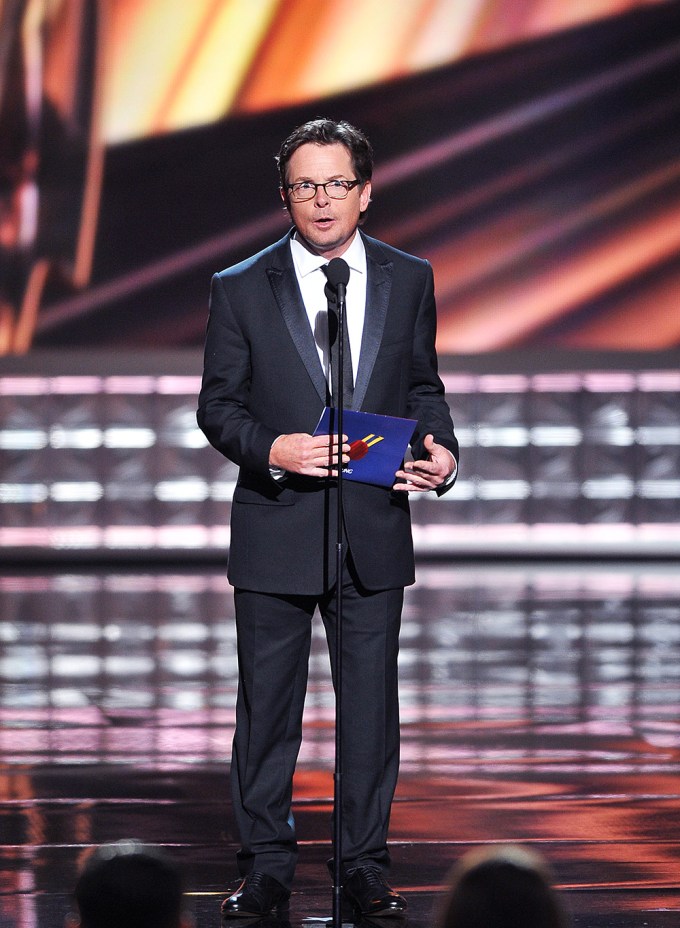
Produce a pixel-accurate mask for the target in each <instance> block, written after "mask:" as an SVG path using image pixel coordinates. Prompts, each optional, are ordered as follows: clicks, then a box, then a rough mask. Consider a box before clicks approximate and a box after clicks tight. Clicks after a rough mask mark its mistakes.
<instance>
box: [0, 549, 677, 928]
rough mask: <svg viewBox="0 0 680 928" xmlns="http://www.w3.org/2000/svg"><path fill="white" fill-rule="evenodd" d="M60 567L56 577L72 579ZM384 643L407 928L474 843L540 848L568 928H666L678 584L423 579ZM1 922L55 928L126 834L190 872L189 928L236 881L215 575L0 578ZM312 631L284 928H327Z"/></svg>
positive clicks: (644, 570) (616, 571) (219, 591)
mask: <svg viewBox="0 0 680 928" xmlns="http://www.w3.org/2000/svg"><path fill="white" fill-rule="evenodd" d="M69 570H71V568H69ZM418 578H419V579H418V584H417V585H416V586H415V587H413V588H411V589H409V590H408V591H407V598H406V606H405V611H404V623H403V632H402V648H401V701H402V734H403V750H402V768H401V770H402V772H401V777H400V782H399V787H398V793H397V798H396V802H395V804H394V808H393V815H392V827H391V840H392V853H393V872H392V882H393V884H394V885H395V887H396V888H398V889H399V890H400V891H402V892H404V893H405V894H406V896H407V897H408V901H409V906H410V909H409V918H408V922H407V923H408V925H409V926H412V928H425V926H429V925H431V924H432V918H433V911H434V908H435V906H436V903H437V899H438V897H439V894H440V892H441V887H442V885H443V883H444V881H445V878H446V874H447V871H448V869H449V867H450V866H451V865H452V864H453V862H454V861H456V860H457V859H458V858H459V857H460V856H461V854H462V853H464V852H465V851H466V850H467V849H468V848H470V847H473V846H476V845H479V844H486V843H491V842H494V843H495V842H521V843H522V844H527V845H530V846H532V847H534V848H536V849H538V850H539V851H541V852H542V853H543V854H544V855H545V857H546V858H547V859H548V861H549V862H550V864H551V865H552V868H553V870H554V872H555V876H556V882H557V885H558V886H559V887H560V889H561V892H562V894H563V898H564V901H565V904H566V906H567V908H568V910H569V912H570V913H571V915H572V920H573V923H574V924H575V925H577V926H582V928H589V926H592V928H600V926H601V928H604V926H607V928H615V926H621V928H628V926H630V928H643V926H644V928H667V926H668V928H670V926H671V925H673V926H676V925H677V924H678V922H679V920H680V837H679V831H680V829H679V826H680V776H679V774H680V621H678V620H679V619H680V572H679V571H678V569H677V565H676V564H672V563H649V562H647V563H644V564H639V565H637V564H630V563H619V564H614V563H611V564H606V563H601V564H598V563H589V564H576V563H571V564H567V563H565V564H555V563H553V564H543V565H541V564H509V563H507V564H503V563H499V562H493V563H486V564H485V563H462V562H461V563H457V564H451V563H449V564H447V565H437V564H429V565H425V564H422V565H420V568H419V572H418ZM0 589H1V591H2V600H1V603H2V605H1V607H0V609H1V611H0V641H1V642H2V654H1V656H0V717H1V719H2V723H3V724H2V730H1V732H0V764H1V766H0V784H1V786H0V821H1V834H2V847H1V848H0V855H1V856H0V924H2V926H3V928H5V926H6V928H57V926H60V928H61V926H62V925H63V921H64V916H65V914H66V912H67V911H68V909H69V904H70V901H69V893H70V890H71V889H72V887H73V884H74V881H75V874H76V869H77V866H78V863H79V861H81V860H82V858H83V856H84V854H85V853H86V852H87V850H88V849H89V848H90V847H92V846H93V845H98V844H100V843H102V842H106V841H115V840H119V839H123V838H130V837H135V838H139V839H141V840H144V841H147V842H151V843H157V844H161V845H163V846H165V847H167V849H168V850H169V852H170V853H171V854H172V855H173V856H174V857H176V859H177V860H178V861H179V862H180V864H181V865H182V867H183V868H184V871H185V874H186V881H187V889H188V903H189V907H190V909H191V910H192V911H193V913H194V915H195V919H196V924H197V928H204V926H206V928H207V926H216V925H218V924H219V902H220V900H221V899H222V898H223V896H224V895H225V894H226V892H227V890H228V889H231V888H233V887H234V886H235V885H236V884H237V883H238V877H237V873H236V868H235V864H234V851H235V849H236V839H235V835H234V833H233V829H232V823H231V814H230V807H229V802H228V792H229V791H228V756H229V744H230V740H231V734H232V729H233V703H234V696H235V684H236V664H235V650H234V629H233V622H232V608H233V607H232V603H231V597H230V590H229V587H228V584H227V583H226V580H225V579H224V576H223V573H222V572H219V571H216V570H215V569H214V568H210V569H199V568H193V569H187V570H178V569H166V570H160V569H159V568H158V567H157V566H150V567H149V568H148V570H147V569H136V570H127V571H125V570H123V569H115V570H106V571H94V570H93V571H86V570H84V569H82V570H78V571H72V572H70V573H59V574H57V573H49V572H46V571H42V572H39V571H30V570H24V571H22V572H19V571H15V572H14V573H12V574H8V573H5V574H4V575H3V576H1V577H0ZM319 625H320V623H316V626H317V627H316V631H315V641H314V648H313V653H312V658H311V662H310V687H309V694H308V703H307V710H306V737H305V741H304V745H303V749H302V753H301V757H300V763H299V766H298V773H297V776H296V784H295V787H296V789H295V803H294V813H295V818H296V821H297V828H298V834H299V837H300V839H301V842H302V846H301V854H300V865H299V869H298V875H297V880H296V885H295V891H294V894H293V898H292V902H291V912H290V921H291V924H292V925H293V926H299V925H302V924H303V923H304V924H306V925H309V924H312V923H311V922H310V921H309V920H310V919H315V918H322V917H323V916H327V915H330V909H331V892H330V886H329V880H328V876H327V871H326V867H325V861H326V859H327V858H328V856H329V854H330V844H329V820H330V811H331V810H330V797H331V795H332V767H333V743H334V742H333V714H334V710H333V698H332V692H331V688H330V682H329V673H328V669H327V657H326V654H325V643H324V642H323V639H322V636H321V634H320V631H319V627H318V626H319Z"/></svg>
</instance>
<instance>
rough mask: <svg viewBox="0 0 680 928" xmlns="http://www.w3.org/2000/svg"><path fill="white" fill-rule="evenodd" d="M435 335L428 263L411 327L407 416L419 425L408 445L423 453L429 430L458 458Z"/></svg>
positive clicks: (443, 488)
mask: <svg viewBox="0 0 680 928" xmlns="http://www.w3.org/2000/svg"><path fill="white" fill-rule="evenodd" d="M436 337H437V309H436V303H435V296H434V275H433V273H432V267H431V265H430V264H429V263H427V272H426V275H425V283H424V286H423V291H422V296H421V300H420V306H419V307H418V313H417V317H416V322H415V326H414V331H413V354H412V364H411V377H410V383H409V393H408V410H409V411H408V416H409V417H410V418H413V419H416V420H417V421H418V425H417V426H416V429H415V432H414V434H413V438H412V440H411V448H412V451H413V455H414V457H415V458H422V457H425V456H426V452H425V449H424V445H423V442H424V439H425V436H426V435H430V434H431V435H433V436H434V440H435V441H436V442H437V443H438V444H440V445H443V446H444V447H445V448H448V450H449V451H450V452H451V454H452V455H453V457H454V458H455V460H456V462H458V460H459V447H458V440H457V439H456V436H455V434H454V430H453V422H452V420H451V412H450V410H449V405H448V403H447V401H446V396H445V392H444V384H443V383H442V381H441V378H440V377H439V373H438V364H437V352H436V348H435V342H436ZM454 482H455V478H454V479H453V480H450V481H449V482H447V483H445V484H443V485H442V486H441V487H440V488H439V489H438V491H437V493H438V495H441V494H442V493H445V492H446V491H447V490H448V489H450V488H451V487H452V486H453V484H454Z"/></svg>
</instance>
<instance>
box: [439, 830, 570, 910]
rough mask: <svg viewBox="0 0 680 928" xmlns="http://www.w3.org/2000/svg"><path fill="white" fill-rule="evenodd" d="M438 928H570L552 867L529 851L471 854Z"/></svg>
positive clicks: (456, 872) (458, 871)
mask: <svg viewBox="0 0 680 928" xmlns="http://www.w3.org/2000/svg"><path fill="white" fill-rule="evenodd" d="M437 926H438V928H566V926H567V917H566V914H565V911H564V909H563V907H562V904H561V902H560V899H559V897H558V895H557V893H556V891H555V890H554V889H553V886H552V875H551V873H550V870H549V868H548V865H547V864H546V862H545V861H544V860H543V858H542V857H540V856H539V855H538V854H535V853H534V852H533V851H530V850H528V849H527V848H523V847H517V846H511V845H506V846H502V847H493V848H483V849H480V850H475V851H470V852H469V853H468V854H466V855H465V856H464V857H463V858H462V859H461V860H460V861H459V862H458V864H456V866H455V867H454V868H453V870H452V871H451V877H450V883H449V890H448V893H447V895H446V896H445V897H444V900H443V902H442V904H441V907H440V910H439V918H438V920H437Z"/></svg>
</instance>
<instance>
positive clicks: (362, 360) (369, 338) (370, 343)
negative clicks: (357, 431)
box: [352, 254, 392, 409]
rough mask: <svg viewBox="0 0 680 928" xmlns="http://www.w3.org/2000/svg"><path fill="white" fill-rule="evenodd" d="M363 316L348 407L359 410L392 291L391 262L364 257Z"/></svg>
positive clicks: (375, 356)
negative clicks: (359, 349) (357, 365)
mask: <svg viewBox="0 0 680 928" xmlns="http://www.w3.org/2000/svg"><path fill="white" fill-rule="evenodd" d="M366 259H367V260H366V273H367V279H366V314H365V317H364V331H363V335H362V338H361V354H360V355H359V369H358V371H357V379H356V383H355V384H354V401H353V403H352V407H353V408H354V409H361V404H362V403H363V401H364V397H365V396H366V390H367V389H368V384H369V381H370V379H371V374H372V373H373V367H374V365H375V359H376V358H377V356H378V349H379V348H380V343H381V342H382V337H383V332H384V330H385V320H386V318H387V305H388V303H389V301H390V292H391V290H392V262H391V261H385V262H384V263H383V264H379V263H378V262H377V261H375V260H374V259H372V258H370V257H369V255H368V254H367V255H366Z"/></svg>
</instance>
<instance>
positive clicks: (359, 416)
mask: <svg viewBox="0 0 680 928" xmlns="http://www.w3.org/2000/svg"><path fill="white" fill-rule="evenodd" d="M336 416H337V410H336V409H332V408H331V407H329V406H326V408H325V409H324V411H323V412H322V413H321V418H320V419H319V423H318V425H317V427H316V428H315V429H314V434H315V435H333V434H336V433H337V423H336ZM417 424H418V423H417V421H416V420H415V419H399V418H397V417H395V416H380V415H377V414H376V413H372V412H356V411H355V410H353V409H346V410H345V411H344V412H343V416H342V430H343V432H344V433H345V435H347V437H348V439H349V446H350V452H349V456H350V461H349V463H348V464H345V466H344V467H343V469H342V475H343V478H344V479H345V480H358V481H359V482H360V483H373V484H376V485H377V486H380V487H391V486H393V484H394V475H395V474H396V472H397V471H398V470H399V469H400V468H401V464H402V461H403V460H404V454H405V453H406V449H407V447H408V443H409V441H410V440H411V436H412V435H413V431H414V429H415V427H416V425H417Z"/></svg>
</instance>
